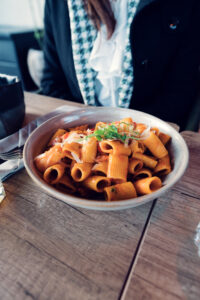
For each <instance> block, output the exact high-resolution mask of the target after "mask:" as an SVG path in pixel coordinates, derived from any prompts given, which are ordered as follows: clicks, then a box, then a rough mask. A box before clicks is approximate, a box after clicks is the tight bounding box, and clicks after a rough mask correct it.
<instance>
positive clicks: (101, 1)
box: [82, 0, 116, 39]
mask: <svg viewBox="0 0 200 300" xmlns="http://www.w3.org/2000/svg"><path fill="white" fill-rule="evenodd" d="M82 1H83V2H84V6H85V9H86V11H87V13H88V16H89V18H90V19H91V20H92V21H93V23H94V25H95V27H96V28H97V30H99V29H100V26H101V24H104V25H105V26H106V29H107V38H108V39H110V38H111V36H112V34H113V32H114V30H115V25H116V20H115V17H114V14H113V11H112V7H111V4H110V0H82Z"/></svg>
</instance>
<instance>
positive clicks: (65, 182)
mask: <svg viewBox="0 0 200 300" xmlns="http://www.w3.org/2000/svg"><path fill="white" fill-rule="evenodd" d="M56 186H57V187H58V188H60V189H62V190H64V191H65V190H66V191H68V192H71V193H72V192H75V191H76V187H75V186H74V184H73V183H72V181H71V179H70V178H69V177H68V176H66V175H63V176H62V177H61V179H60V180H59V181H58V183H57V185H56Z"/></svg>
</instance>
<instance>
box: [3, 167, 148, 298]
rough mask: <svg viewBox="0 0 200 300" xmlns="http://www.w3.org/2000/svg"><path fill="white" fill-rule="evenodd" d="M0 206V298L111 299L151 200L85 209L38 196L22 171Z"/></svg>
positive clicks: (9, 182)
mask: <svg viewBox="0 0 200 300" xmlns="http://www.w3.org/2000/svg"><path fill="white" fill-rule="evenodd" d="M5 189H6V194H7V198H6V199H5V200H4V202H3V203H2V204H1V207H0V241H1V243H0V253H1V255H0V299H6V300H8V299H16V300H18V299H19V300H21V299H31V298H32V299H117V298H118V296H119V294H120V292H121V287H122V286H123V283H124V281H125V278H126V276H127V273H128V270H129V267H130V265H131V263H132V258H133V255H134V252H135V250H136V248H137V244H138V241H139V239H140V236H141V233H142V231H143V227H144V224H145V221H146V219H147V216H148V213H149V211H150V208H151V205H152V203H149V204H147V205H143V206H141V207H138V208H136V209H128V210H123V211H117V212H103V211H88V210H85V209H78V208H73V207H70V206H69V205H67V204H65V203H63V202H61V201H58V200H56V199H54V198H53V197H50V196H48V195H46V194H44V193H43V192H42V191H41V190H39V189H38V187H37V186H36V185H35V183H34V182H33V181H32V180H31V179H30V178H29V176H28V175H27V173H26V172H25V170H22V171H20V172H19V173H18V174H15V175H14V176H13V177H11V178H10V179H9V180H7V181H6V182H5Z"/></svg>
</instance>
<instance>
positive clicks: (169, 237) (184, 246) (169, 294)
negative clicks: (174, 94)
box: [122, 132, 200, 300]
mask: <svg viewBox="0 0 200 300" xmlns="http://www.w3.org/2000/svg"><path fill="white" fill-rule="evenodd" d="M182 136H183V137H184V139H185V140H186V142H187V144H188V147H189V151H190V160H189V166H188V169H187V171H186V173H185V175H184V176H183V178H182V179H181V180H180V181H179V183H177V184H176V185H175V186H174V187H173V188H172V189H171V191H170V193H168V194H167V195H165V196H164V197H162V198H160V199H158V200H157V203H156V206H155V209H154V211H153V213H152V217H151V221H150V225H149V228H148V230H147V231H146V235H145V238H144V243H143V245H142V247H141V248H140V252H139V255H138V258H137V264H136V263H135V265H134V267H133V269H132V272H131V275H130V277H129V280H128V281H127V285H126V288H125V290H124V293H123V297H122V299H148V300H149V299H169V300H172V299H189V300H190V299H193V300H198V299H200V257H199V256H198V253H197V247H196V245H195V244H194V237H195V230H196V228H197V225H198V223H199V222H200V180H199V178H200V134H199V133H192V132H183V133H182Z"/></svg>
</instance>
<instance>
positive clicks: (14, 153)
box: [0, 146, 24, 160]
mask: <svg viewBox="0 0 200 300" xmlns="http://www.w3.org/2000/svg"><path fill="white" fill-rule="evenodd" d="M23 148H24V147H23V146H21V147H18V148H15V149H13V150H10V151H7V152H3V153H0V158H1V159H3V160H10V159H17V158H19V159H20V158H22V157H23Z"/></svg>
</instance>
